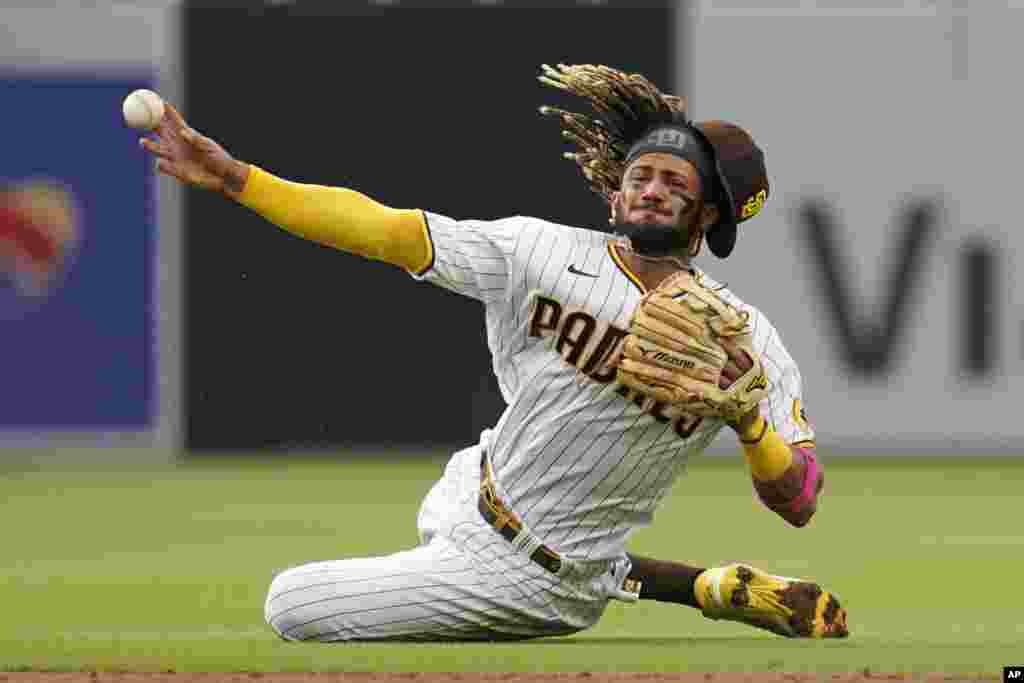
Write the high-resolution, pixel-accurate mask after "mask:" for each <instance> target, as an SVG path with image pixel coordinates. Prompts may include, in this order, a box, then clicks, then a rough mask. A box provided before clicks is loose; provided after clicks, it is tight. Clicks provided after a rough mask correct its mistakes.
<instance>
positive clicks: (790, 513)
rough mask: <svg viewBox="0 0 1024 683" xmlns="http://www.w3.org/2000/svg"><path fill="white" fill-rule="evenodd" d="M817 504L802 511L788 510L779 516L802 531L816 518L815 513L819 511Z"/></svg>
mask: <svg viewBox="0 0 1024 683" xmlns="http://www.w3.org/2000/svg"><path fill="white" fill-rule="evenodd" d="M817 509H818V506H817V503H812V504H810V505H807V506H806V507H804V508H802V509H800V510H796V511H794V510H786V511H784V512H779V516H780V517H782V519H784V520H786V521H787V522H788V523H789V524H790V525H791V526H795V527H796V528H797V529H802V528H803V527H805V526H807V524H808V523H809V522H810V521H811V518H812V517H814V513H815V512H816V511H817Z"/></svg>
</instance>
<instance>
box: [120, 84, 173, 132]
mask: <svg viewBox="0 0 1024 683" xmlns="http://www.w3.org/2000/svg"><path fill="white" fill-rule="evenodd" d="M121 111H122V112H124V122H125V123H127V124H128V125H129V126H131V127H132V128H138V129H140V130H153V129H154V128H156V127H157V126H158V125H160V120H161V119H163V117H164V101H163V99H161V98H160V96H159V95H157V94H156V93H155V92H153V91H152V90H136V91H135V92H133V93H132V94H130V95H129V96H128V97H126V98H124V104H122V105H121Z"/></svg>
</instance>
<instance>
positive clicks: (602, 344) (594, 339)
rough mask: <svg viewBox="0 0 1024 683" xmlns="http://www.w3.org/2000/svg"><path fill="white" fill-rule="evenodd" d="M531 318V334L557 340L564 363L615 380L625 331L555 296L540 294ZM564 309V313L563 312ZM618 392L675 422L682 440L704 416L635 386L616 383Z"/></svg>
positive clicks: (662, 420)
mask: <svg viewBox="0 0 1024 683" xmlns="http://www.w3.org/2000/svg"><path fill="white" fill-rule="evenodd" d="M534 300H535V304H534V306H533V316H532V317H531V319H530V336H531V337H544V336H550V337H552V338H553V339H555V352H556V353H558V354H559V355H561V356H562V358H563V359H564V360H565V362H567V363H569V364H570V365H573V366H575V367H576V368H577V369H578V370H579V371H580V372H582V373H583V374H584V375H586V376H587V377H589V378H590V379H592V380H593V381H595V382H599V383H601V384H608V383H609V382H613V381H614V380H615V366H614V364H612V363H610V362H609V361H610V360H611V359H612V358H613V357H614V356H615V352H616V351H617V350H618V347H619V345H620V344H621V342H622V340H623V339H625V337H626V334H627V332H626V330H623V329H620V328H618V327H615V326H614V325H610V324H608V323H604V322H600V321H597V320H595V319H594V317H593V316H591V315H590V314H589V313H587V312H586V311H581V310H578V309H568V310H565V308H564V307H563V306H562V304H560V303H558V302H557V301H555V300H554V299H549V298H548V297H546V296H543V295H540V294H537V295H536V296H535V299H534ZM563 312H564V315H563ZM615 393H617V394H618V395H619V396H622V397H623V398H624V399H626V400H627V401H631V402H633V403H634V404H635V405H636V406H638V407H639V408H640V409H641V410H642V411H643V412H645V413H648V414H650V415H651V416H652V417H653V418H654V419H655V420H657V421H658V422H660V423H663V424H664V423H669V422H670V423H672V430H673V432H674V433H675V434H676V435H677V436H678V437H679V438H681V439H687V438H689V437H690V436H691V435H692V434H693V432H694V430H695V429H697V425H698V424H700V421H701V418H700V417H697V416H695V415H690V414H688V413H684V412H683V411H681V410H678V409H677V408H674V407H673V406H670V405H669V404H667V403H665V402H664V401H655V400H654V399H652V398H649V397H647V396H644V395H642V394H640V393H638V392H636V391H633V390H632V389H630V388H628V387H625V386H622V385H621V384H617V385H616V387H615Z"/></svg>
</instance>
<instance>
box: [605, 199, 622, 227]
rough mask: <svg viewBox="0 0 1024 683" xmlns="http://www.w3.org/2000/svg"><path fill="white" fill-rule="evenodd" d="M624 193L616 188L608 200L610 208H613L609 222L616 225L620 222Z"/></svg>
mask: <svg viewBox="0 0 1024 683" xmlns="http://www.w3.org/2000/svg"><path fill="white" fill-rule="evenodd" d="M621 202H622V193H621V192H619V191H618V190H616V191H615V192H612V196H611V198H610V199H609V201H608V205H609V208H610V209H611V216H609V217H608V222H609V223H611V224H612V225H615V224H616V223H618V222H619V215H620V212H621V206H622V204H621Z"/></svg>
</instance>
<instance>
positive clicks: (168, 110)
mask: <svg viewBox="0 0 1024 683" xmlns="http://www.w3.org/2000/svg"><path fill="white" fill-rule="evenodd" d="M163 120H164V121H166V122H167V124H168V126H169V127H170V128H172V129H174V130H184V129H186V128H188V124H187V123H185V119H184V118H182V116H181V114H179V113H178V110H177V109H175V108H174V105H173V104H171V103H170V102H164V118H163Z"/></svg>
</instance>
